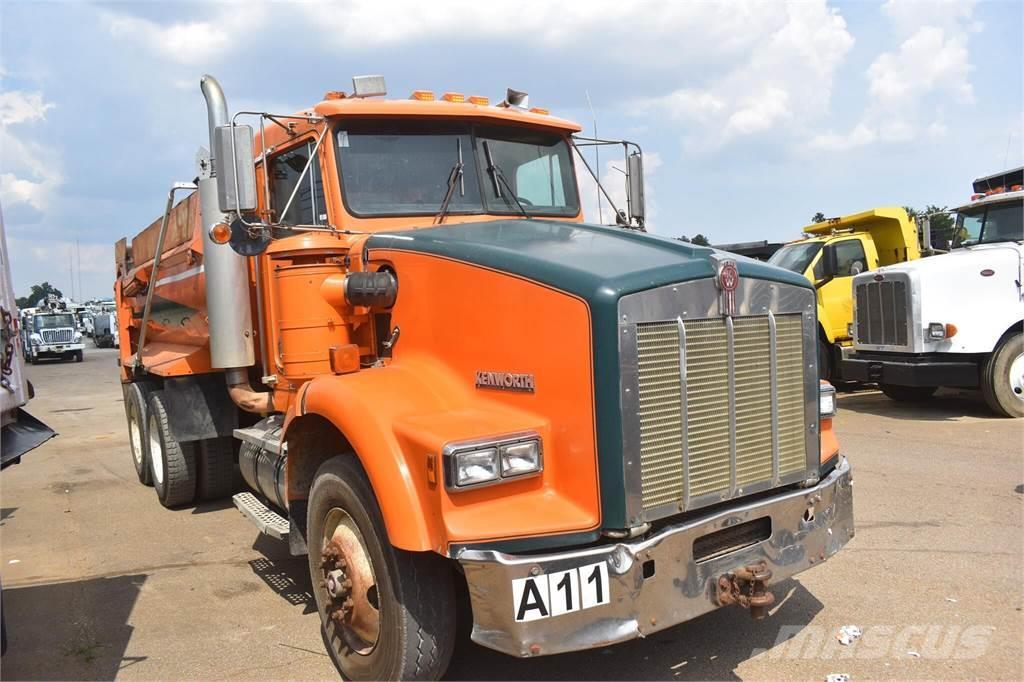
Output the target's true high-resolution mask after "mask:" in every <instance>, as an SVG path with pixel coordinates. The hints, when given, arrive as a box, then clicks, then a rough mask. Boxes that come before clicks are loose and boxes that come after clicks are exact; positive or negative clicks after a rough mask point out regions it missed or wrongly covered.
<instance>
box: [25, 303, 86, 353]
mask: <svg viewBox="0 0 1024 682" xmlns="http://www.w3.org/2000/svg"><path fill="white" fill-rule="evenodd" d="M27 331H28V342H29V346H28V349H27V351H28V361H29V362H30V363H32V364H33V365H34V364H36V363H37V362H39V361H40V360H44V359H48V358H57V359H61V360H70V359H72V358H74V360H75V362H81V361H82V357H83V353H84V348H85V343H83V341H82V333H81V332H80V331H78V323H77V322H76V320H75V315H74V313H69V312H67V311H63V310H53V309H45V308H44V309H41V310H39V311H37V312H36V313H35V314H34V315H33V316H32V319H31V326H30V327H29V328H28V330H27Z"/></svg>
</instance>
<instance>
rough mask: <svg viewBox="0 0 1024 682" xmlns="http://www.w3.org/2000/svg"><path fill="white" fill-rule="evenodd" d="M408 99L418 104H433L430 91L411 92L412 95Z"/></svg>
mask: <svg viewBox="0 0 1024 682" xmlns="http://www.w3.org/2000/svg"><path fill="white" fill-rule="evenodd" d="M409 99H414V100H416V101H418V102H433V101H434V93H433V92H432V91H430V90H413V91H412V94H411V95H409Z"/></svg>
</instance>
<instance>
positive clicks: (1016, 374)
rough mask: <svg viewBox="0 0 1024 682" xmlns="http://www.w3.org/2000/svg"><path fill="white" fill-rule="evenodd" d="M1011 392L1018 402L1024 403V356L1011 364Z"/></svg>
mask: <svg viewBox="0 0 1024 682" xmlns="http://www.w3.org/2000/svg"><path fill="white" fill-rule="evenodd" d="M1010 390H1011V391H1013V395H1014V396H1015V397H1016V398H1017V400H1020V401H1022V402H1024V355H1018V356H1017V357H1016V358H1014V360H1013V362H1011V363H1010Z"/></svg>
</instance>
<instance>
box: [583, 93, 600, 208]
mask: <svg viewBox="0 0 1024 682" xmlns="http://www.w3.org/2000/svg"><path fill="white" fill-rule="evenodd" d="M583 94H584V95H586V97H587V106H588V107H589V108H590V119H591V121H592V122H593V127H594V139H595V140H596V139H598V134H597V114H595V113H594V105H593V103H592V102H591V101H590V90H584V91H583ZM600 150H601V145H599V144H595V145H594V168H596V169H597V177H596V178H595V179H596V180H597V184H599V185H600V184H601V151H600ZM597 219H598V222H600V223H601V224H602V225H604V210H603V209H602V205H601V188H600V187H598V188H597Z"/></svg>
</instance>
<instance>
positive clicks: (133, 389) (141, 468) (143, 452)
mask: <svg viewBox="0 0 1024 682" xmlns="http://www.w3.org/2000/svg"><path fill="white" fill-rule="evenodd" d="M152 391H153V387H152V385H151V384H149V383H146V382H142V381H138V382H135V383H131V384H125V385H124V412H125V418H126V419H127V421H128V451H129V452H130V453H131V456H132V464H133V465H134V466H135V475H136V476H137V477H138V479H139V483H141V484H142V485H153V471H152V469H151V468H150V464H149V449H148V448H147V447H146V439H147V432H146V425H147V423H148V420H149V417H148V415H149V408H148V406H147V401H148V400H149V394H150V393H152Z"/></svg>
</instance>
